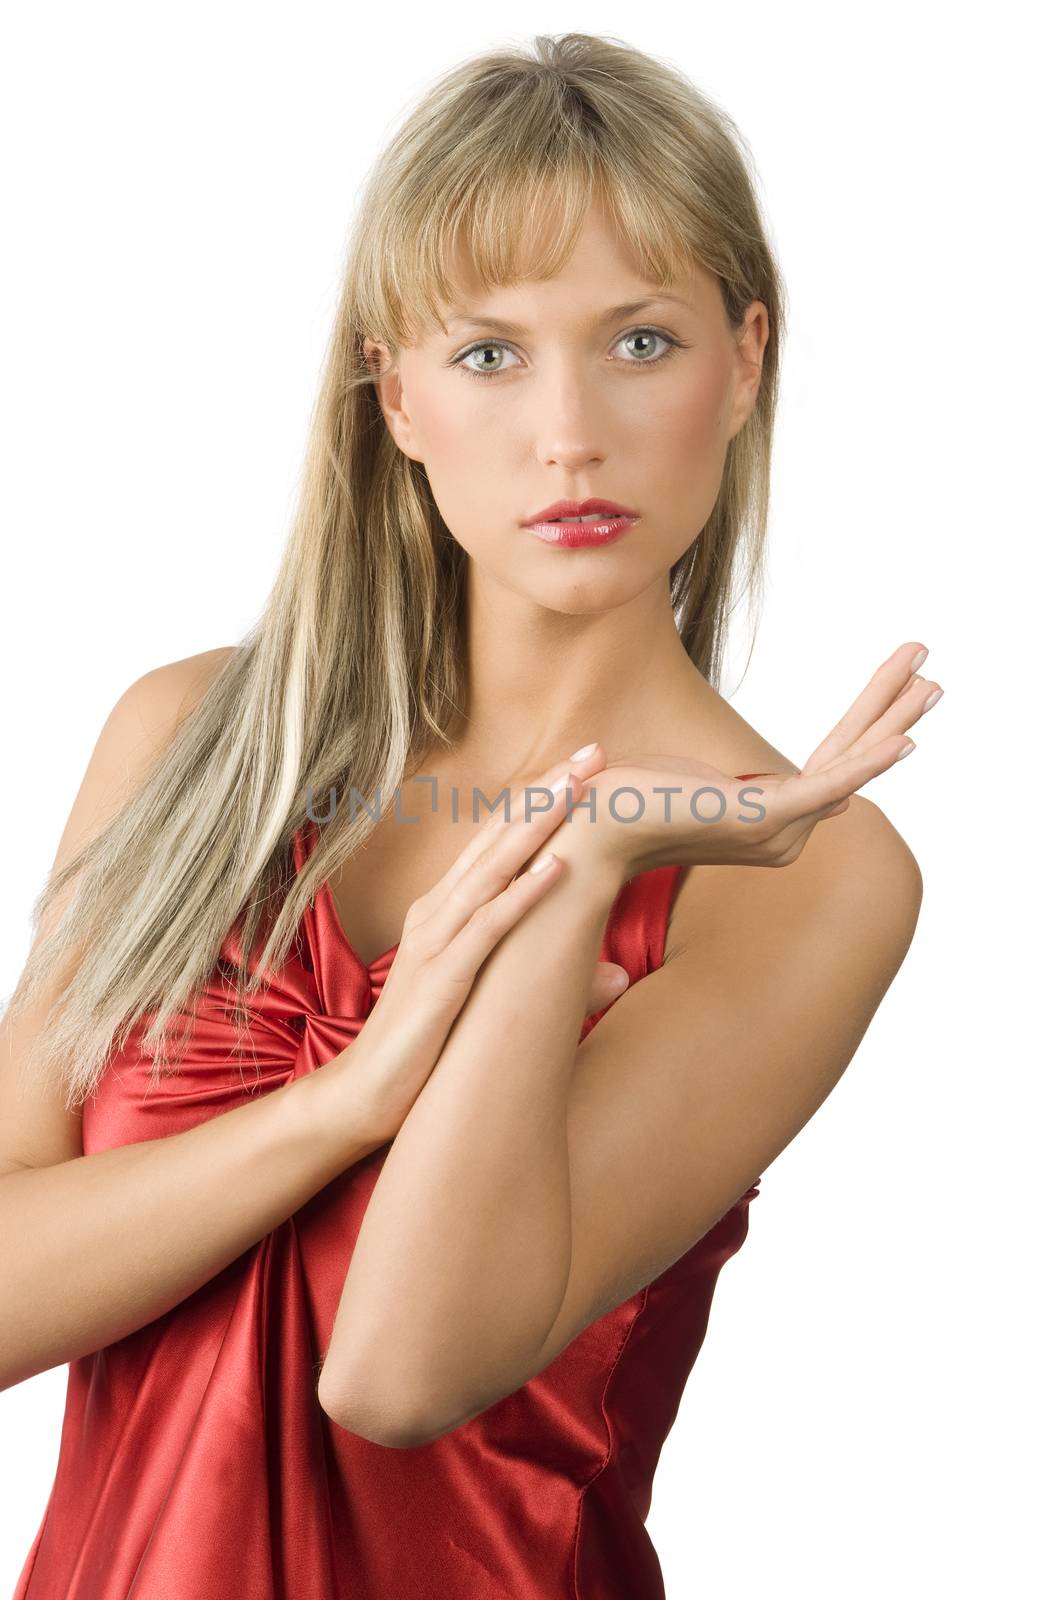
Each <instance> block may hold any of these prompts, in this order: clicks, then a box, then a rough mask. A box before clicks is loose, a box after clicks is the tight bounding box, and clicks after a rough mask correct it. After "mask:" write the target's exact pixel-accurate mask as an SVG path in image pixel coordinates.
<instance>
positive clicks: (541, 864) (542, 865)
mask: <svg viewBox="0 0 1063 1600" xmlns="http://www.w3.org/2000/svg"><path fill="white" fill-rule="evenodd" d="M556 860H557V857H556V856H555V855H554V854H553V852H552V851H551V852H550V853H549V854H547V855H545V856H540V857H539V859H538V861H536V862H535V863H534V865H533V866H530V867H529V868H528V876H529V877H531V875H532V873H533V872H545V871H546V869H547V867H550V866H553V864H554V862H555V861H556Z"/></svg>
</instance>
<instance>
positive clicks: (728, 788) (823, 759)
mask: <svg viewBox="0 0 1063 1600" xmlns="http://www.w3.org/2000/svg"><path fill="white" fill-rule="evenodd" d="M921 648H922V647H921V646H919V645H916V644H905V645H901V646H900V647H899V648H898V649H897V650H895V651H894V653H893V655H891V656H890V658H889V660H888V661H885V662H884V663H883V664H882V666H881V667H879V669H878V671H877V672H875V673H874V675H873V676H872V678H871V680H870V682H869V683H868V684H867V686H866V688H865V689H864V690H863V691H862V692H861V693H860V695H859V696H858V697H857V699H856V700H855V701H854V702H853V704H852V705H851V706H850V707H849V710H848V711H847V712H846V713H845V715H844V716H843V717H842V719H841V721H840V722H839V723H838V724H837V725H836V726H835V727H834V729H833V730H832V731H831V732H830V733H829V734H828V735H827V737H826V738H825V739H824V740H823V741H822V743H821V744H819V745H818V746H817V747H816V749H815V750H814V751H813V753H812V755H811V756H810V757H809V759H808V761H806V763H805V765H804V767H803V768H802V770H801V772H799V773H793V774H787V773H779V774H768V775H766V776H762V777H758V778H756V779H741V780H740V779H737V778H733V777H731V776H729V775H728V774H727V773H724V772H720V771H718V770H717V769H716V768H715V767H710V766H706V765H704V764H703V763H701V762H697V761H690V760H687V759H686V758H685V757H679V756H640V757H639V758H638V760H637V761H633V762H625V763H623V765H617V766H606V767H605V768H604V769H601V770H599V771H598V772H597V774H596V775H595V776H592V777H590V778H589V779H588V781H587V783H586V785H585V791H586V792H585V793H584V795H583V796H582V797H581V798H582V799H583V800H589V799H590V798H591V791H594V792H595V796H596V798H595V801H594V806H595V810H594V812H593V813H592V812H591V811H590V810H589V809H587V808H586V807H583V808H581V810H580V811H577V812H575V813H574V819H573V820H574V821H576V820H578V821H579V822H580V824H581V826H580V829H579V835H580V837H579V847H580V848H581V849H582V848H584V847H586V848H588V849H590V850H591V851H592V852H594V853H595V854H596V855H597V856H598V858H599V859H601V860H603V861H604V862H608V864H609V866H610V867H611V868H618V869H619V871H620V872H621V875H622V877H631V876H633V875H634V874H636V873H638V872H645V871H647V870H648V869H650V868H652V867H658V866H666V865H671V864H673V863H679V864H683V865H714V866H722V865H729V866H733V865H743V866H770V867H778V866H787V865H789V863H790V862H792V861H796V860H797V858H798V856H799V855H800V854H801V851H802V850H803V849H804V847H805V845H806V844H807V842H808V839H809V836H810V835H811V833H812V830H813V828H815V826H816V824H817V823H819V822H823V821H825V820H826V819H827V818H828V817H835V816H839V815H840V814H841V813H842V812H843V811H845V810H846V809H847V807H848V804H849V799H850V797H851V796H852V795H853V794H855V793H856V791H857V790H858V789H860V788H862V787H863V786H864V784H866V783H868V782H869V781H870V780H871V779H872V778H876V777H878V776H879V774H880V773H883V772H885V771H887V770H888V768H890V767H892V766H893V765H894V764H895V763H896V762H897V761H899V760H901V759H902V758H903V756H904V755H905V754H906V753H907V747H908V745H909V744H910V741H909V740H907V739H905V738H904V737H903V735H904V733H905V730H906V729H908V728H910V727H911V726H912V725H913V723H915V722H917V721H918V720H919V718H920V717H921V716H922V715H923V713H924V710H925V709H926V701H927V699H928V697H929V695H930V693H931V692H932V691H933V690H935V689H937V688H938V687H939V686H938V685H937V684H934V683H927V682H926V681H925V680H924V679H923V678H921V677H919V676H918V675H916V674H913V673H912V663H913V660H914V659H917V658H918V653H919V651H920V649H921ZM655 789H656V790H657V791H661V790H662V789H668V790H671V791H672V792H671V793H661V792H656V793H655V792H654V791H655ZM632 791H634V792H632ZM611 802H615V805H612V804H611ZM627 818H631V819H633V820H624V819H627Z"/></svg>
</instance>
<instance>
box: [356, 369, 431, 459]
mask: <svg viewBox="0 0 1063 1600" xmlns="http://www.w3.org/2000/svg"><path fill="white" fill-rule="evenodd" d="M362 350H363V352H364V354H365V359H366V362H367V364H368V366H369V367H370V368H371V369H372V371H373V374H374V377H373V387H374V388H375V390H376V397H377V401H378V403H379V405H380V410H381V413H382V415H383V418H384V421H385V422H386V423H387V427H388V432H389V433H390V434H391V437H392V438H393V439H394V441H395V443H396V444H397V445H398V447H399V449H400V450H401V451H402V452H403V454H404V455H407V456H409V457H410V460H411V461H421V460H423V457H422V456H421V455H420V453H419V452H418V450H417V447H416V441H415V437H414V431H413V422H412V419H411V417H410V415H409V413H408V411H407V410H406V406H405V401H404V396H403V387H402V377H401V375H400V372H399V363H398V360H393V359H392V357H391V352H390V350H389V349H388V347H387V345H386V344H382V343H381V342H380V340H379V339H363V341H362Z"/></svg>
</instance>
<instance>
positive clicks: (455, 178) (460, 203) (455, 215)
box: [366, 153, 697, 346]
mask: <svg viewBox="0 0 1063 1600" xmlns="http://www.w3.org/2000/svg"><path fill="white" fill-rule="evenodd" d="M579 154H580V158H579V159H572V160H571V161H570V163H569V165H568V166H566V167H565V168H563V169H562V170H560V171H559V170H558V169H557V167H556V166H554V167H553V168H552V170H550V171H549V172H548V173H547V172H543V171H539V170H535V169H529V168H527V167H525V168H523V169H521V170H516V171H515V170H513V169H512V168H511V167H508V166H500V167H496V168H494V169H493V170H490V171H482V172H480V173H476V174H472V173H469V172H468V171H467V170H466V168H465V166H464V163H461V162H459V163H458V165H457V168H456V170H455V171H454V172H453V173H451V174H444V175H442V177H440V175H439V174H436V178H437V180H439V181H437V182H436V183H435V184H434V185H433V187H432V190H431V192H430V193H426V194H424V196H423V200H422V204H421V206H420V207H419V213H420V214H419V215H418V216H417V218H416V219H415V222H414V225H413V226H410V225H409V223H410V221H411V220H412V219H407V226H406V228H405V229H404V230H403V232H402V234H401V235H400V236H398V237H395V238H393V239H392V240H391V241H390V243H391V248H390V249H389V250H388V251H387V253H386V255H385V257H384V260H385V262H386V267H384V269H383V270H382V271H381V272H380V274H379V276H378V279H377V285H376V287H377V291H378V292H377V295H376V296H374V299H375V300H376V302H377V303H376V304H375V305H374V306H373V307H372V308H371V313H370V315H371V322H372V324H373V325H375V326H376V327H377V328H378V329H380V330H381V333H380V336H381V337H383V338H384V340H385V342H387V343H388V344H389V345H395V344H397V345H406V346H412V345H415V344H417V343H418V342H419V340H420V339H421V338H422V337H424V336H425V335H426V334H430V333H431V332H433V331H435V330H438V331H439V332H440V333H442V332H444V331H445V322H446V319H447V316H448V314H451V313H452V312H453V310H454V308H455V307H456V306H457V305H458V304H460V303H461V302H463V301H464V300H465V299H466V298H467V297H468V296H470V295H479V294H481V293H486V292H488V291H490V290H493V289H500V288H508V287H512V286H513V285H515V284H518V283H523V282H535V281H539V280H542V279H549V278H553V277H555V276H556V275H557V274H558V273H559V272H561V271H562V269H563V268H564V266H565V264H566V262H567V261H568V259H569V257H570V256H571V254H572V251H573V250H574V249H575V246H576V243H577V240H578V238H579V234H580V230H581V229H582V227H583V223H584V220H585V218H586V216H587V213H588V211H589V210H590V209H591V208H592V207H593V205H594V204H595V202H596V201H600V202H601V203H602V205H603V209H604V211H605V214H606V215H607V216H608V217H609V218H610V220H611V221H612V223H613V226H614V228H615V230H616V235H617V240H618V242H619V243H620V245H621V247H622V248H623V249H625V250H626V251H627V252H628V253H629V254H630V255H631V257H632V258H633V260H634V261H635V262H636V263H637V270H638V271H639V273H640V275H641V276H642V278H643V279H644V280H645V281H646V282H647V283H650V284H652V285H653V286H654V287H657V288H665V287H668V286H670V285H673V284H675V283H677V282H678V281H679V280H680V279H682V278H683V277H685V276H687V275H688V274H689V273H690V272H691V270H692V269H693V267H694V266H695V265H696V260H697V258H696V256H695V253H694V251H693V249H692V246H691V242H690V240H689V239H688V238H686V237H684V235H683V234H682V232H681V231H680V228H679V227H678V226H677V217H678V215H680V214H681V213H680V212H679V211H678V208H676V207H674V206H670V205H669V196H668V195H667V192H666V191H664V190H663V189H661V188H660V187H658V189H657V190H656V192H655V191H654V190H653V188H652V187H651V186H650V184H649V182H648V175H647V174H645V173H639V174H638V175H637V179H636V181H635V182H634V183H633V185H632V188H633V190H634V192H635V193H636V194H637V195H638V199H637V201H635V200H633V199H632V198H631V194H630V191H629V190H628V188H627V186H626V185H624V184H623V183H622V182H621V181H619V180H618V178H617V177H616V175H615V174H607V173H605V172H604V171H603V170H602V169H601V168H600V167H599V168H598V170H595V168H594V167H592V166H590V165H589V164H588V162H587V160H586V158H585V157H583V155H582V153H579ZM632 176H633V177H634V176H635V175H632ZM366 310H367V312H368V311H370V308H369V307H366ZM389 335H390V337H389Z"/></svg>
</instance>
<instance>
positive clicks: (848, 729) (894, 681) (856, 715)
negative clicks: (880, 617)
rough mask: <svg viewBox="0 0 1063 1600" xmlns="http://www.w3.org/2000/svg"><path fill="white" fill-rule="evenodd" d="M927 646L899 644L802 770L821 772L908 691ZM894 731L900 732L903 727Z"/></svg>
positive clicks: (817, 747)
mask: <svg viewBox="0 0 1063 1600" xmlns="http://www.w3.org/2000/svg"><path fill="white" fill-rule="evenodd" d="M923 649H924V646H923V645H921V644H918V643H910V644H903V645H899V646H898V648H897V649H896V650H895V651H894V652H893V654H892V655H891V656H890V658H889V660H888V661H884V662H883V663H882V665H881V666H880V667H879V669H878V671H877V672H876V673H875V674H874V675H873V676H872V678H871V681H870V682H869V683H868V685H867V687H866V688H865V689H864V690H863V691H862V692H861V693H860V694H858V695H857V697H856V699H855V700H854V701H853V703H852V705H851V706H850V707H849V709H848V711H847V712H846V713H845V715H844V716H843V717H842V718H841V720H840V722H838V723H836V724H835V726H834V727H833V728H832V729H831V731H830V733H829V734H828V735H827V737H826V738H825V739H824V740H823V742H822V744H819V745H817V746H816V748H815V750H813V752H812V754H811V756H809V758H808V760H807V761H806V762H805V765H804V768H803V769H802V770H803V771H804V772H806V773H809V772H817V771H818V770H819V769H820V768H821V767H824V766H826V765H827V764H828V763H829V762H832V761H835V760H836V759H837V757H838V756H839V755H841V754H842V753H843V751H846V750H848V749H849V748H850V747H851V746H852V745H853V744H854V743H855V742H856V740H857V739H859V738H860V737H861V736H862V735H863V734H864V733H866V732H867V730H868V729H869V728H870V727H872V726H873V725H874V724H875V723H876V722H877V721H878V719H879V718H880V717H882V716H883V715H884V714H885V713H886V712H888V711H889V709H890V707H891V706H892V705H893V704H894V703H895V702H896V700H897V697H898V695H899V694H901V693H902V692H904V690H905V686H906V685H909V684H910V683H911V680H912V675H913V673H914V671H915V667H914V663H915V661H916V660H917V658H918V656H919V653H920V651H922V650H923ZM920 664H921V663H920ZM909 692H910V691H909ZM913 720H914V717H913ZM891 731H896V732H900V731H901V729H900V728H897V729H896V730H891Z"/></svg>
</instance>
